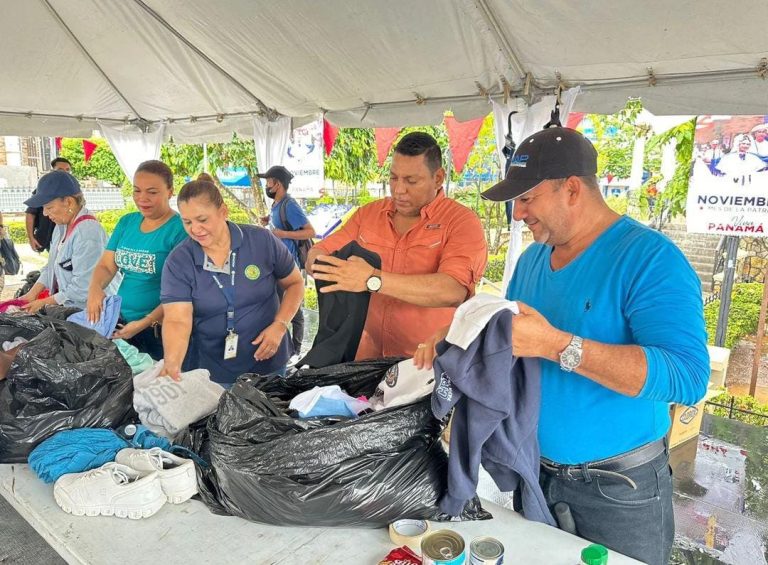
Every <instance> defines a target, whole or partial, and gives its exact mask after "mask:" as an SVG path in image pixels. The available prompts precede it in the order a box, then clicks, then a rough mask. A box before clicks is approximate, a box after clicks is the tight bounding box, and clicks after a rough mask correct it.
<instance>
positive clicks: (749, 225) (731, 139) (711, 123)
mask: <svg viewBox="0 0 768 565" xmlns="http://www.w3.org/2000/svg"><path fill="white" fill-rule="evenodd" d="M693 157H694V159H693V169H692V172H691V182H690V185H689V187H688V202H687V209H686V214H687V220H688V231H689V232H693V233H708V234H719V235H738V236H747V237H766V235H768V116H700V117H699V119H698V120H697V122H696V134H695V136H694V149H693Z"/></svg>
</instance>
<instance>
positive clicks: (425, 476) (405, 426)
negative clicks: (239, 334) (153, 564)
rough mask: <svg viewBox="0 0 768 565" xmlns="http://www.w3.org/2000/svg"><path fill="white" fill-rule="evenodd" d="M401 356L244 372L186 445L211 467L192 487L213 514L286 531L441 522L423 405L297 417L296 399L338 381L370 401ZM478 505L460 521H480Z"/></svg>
mask: <svg viewBox="0 0 768 565" xmlns="http://www.w3.org/2000/svg"><path fill="white" fill-rule="evenodd" d="M397 361H398V360H397V359H388V360H377V361H364V362H355V363H344V364H340V365H334V366H330V367H325V368H322V369H306V370H298V371H295V372H294V373H292V374H289V375H288V377H285V378H283V377H278V376H258V375H243V376H242V377H240V379H238V381H237V382H236V383H235V385H234V386H233V387H232V388H231V389H230V390H229V391H227V392H226V393H225V394H224V395H223V396H222V398H221V400H220V402H219V407H218V410H217V412H216V414H214V415H212V416H210V417H209V418H208V420H207V423H206V424H205V426H204V427H203V426H202V425H201V424H200V423H198V424H195V425H193V426H191V427H190V428H189V430H188V431H187V435H186V438H185V439H184V440H183V441H184V442H185V443H187V445H188V446H189V447H191V448H192V449H194V450H195V451H197V452H198V453H199V454H200V455H201V456H202V457H203V458H204V459H206V460H208V461H209V462H210V463H211V467H210V468H209V469H207V470H200V471H199V472H200V475H199V480H198V487H199V490H200V495H201V498H202V499H203V501H204V502H205V503H206V504H207V505H208V507H209V508H211V510H212V511H213V512H216V513H229V514H233V515H236V516H241V517H243V518H246V519H249V520H254V521H257V522H263V523H267V524H275V525H283V526H367V527H377V526H382V525H386V524H389V523H391V522H392V521H394V520H397V519H399V518H419V519H431V520H436V519H446V518H447V516H444V515H443V516H441V515H440V512H439V510H438V509H437V501H438V499H439V498H440V496H441V495H442V494H443V492H444V490H445V484H446V469H447V456H446V454H445V451H444V450H443V447H442V446H441V444H440V439H439V436H440V432H441V430H442V426H441V423H440V422H439V421H438V420H436V419H435V418H434V416H433V415H432V411H431V408H430V401H429V399H428V398H427V399H425V400H423V401H420V402H416V403H413V404H409V405H406V406H401V407H397V408H390V409H387V410H382V411H380V412H373V413H369V414H364V415H362V416H361V417H359V418H356V419H349V418H344V417H322V418H309V419H298V418H293V417H291V415H289V414H288V413H287V411H288V404H289V402H290V400H291V399H292V398H293V397H294V396H296V394H298V393H300V392H303V391H305V390H309V389H311V388H312V387H314V386H324V385H332V384H337V385H339V386H340V387H341V388H342V389H344V390H345V391H346V392H347V393H348V394H350V395H352V396H358V395H361V394H364V395H366V396H370V395H372V394H373V391H374V390H375V388H376V385H377V384H378V383H379V382H380V381H381V379H382V377H383V376H384V373H385V372H386V370H387V368H389V367H390V366H391V365H392V364H394V363H395V362H397ZM490 517H491V516H490V514H488V513H487V512H485V511H484V510H483V509H482V507H481V506H480V504H479V502H478V501H477V500H475V501H473V503H470V504H468V505H467V508H466V509H465V512H464V515H463V516H462V518H463V519H486V518H490Z"/></svg>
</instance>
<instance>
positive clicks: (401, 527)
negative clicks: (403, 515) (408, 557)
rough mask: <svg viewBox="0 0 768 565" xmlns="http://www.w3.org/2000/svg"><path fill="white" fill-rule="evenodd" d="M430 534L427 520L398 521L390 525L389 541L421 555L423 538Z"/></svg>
mask: <svg viewBox="0 0 768 565" xmlns="http://www.w3.org/2000/svg"><path fill="white" fill-rule="evenodd" d="M427 532H429V522H427V521H426V520H397V521H396V522H392V523H391V524H390V525H389V539H391V540H392V543H394V544H395V545H396V546H398V547H400V546H403V545H406V546H408V547H409V548H411V549H412V550H413V551H415V552H416V553H418V554H419V555H421V538H423V537H424V535H425V534H427Z"/></svg>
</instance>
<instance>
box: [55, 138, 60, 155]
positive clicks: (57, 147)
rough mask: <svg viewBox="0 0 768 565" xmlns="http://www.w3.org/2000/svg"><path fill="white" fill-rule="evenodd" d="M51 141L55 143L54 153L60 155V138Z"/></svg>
mask: <svg viewBox="0 0 768 565" xmlns="http://www.w3.org/2000/svg"><path fill="white" fill-rule="evenodd" d="M53 141H54V142H55V143H56V153H61V138H60V137H54V138H53Z"/></svg>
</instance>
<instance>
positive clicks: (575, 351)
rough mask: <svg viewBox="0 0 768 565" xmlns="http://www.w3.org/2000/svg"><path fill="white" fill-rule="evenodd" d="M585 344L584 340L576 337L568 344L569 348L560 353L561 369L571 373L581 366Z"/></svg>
mask: <svg viewBox="0 0 768 565" xmlns="http://www.w3.org/2000/svg"><path fill="white" fill-rule="evenodd" d="M583 344H584V340H583V339H582V338H580V337H579V336H577V335H574V336H573V337H572V338H571V342H570V343H569V344H568V347H566V348H565V349H563V351H562V352H561V353H560V369H562V370H563V371H565V372H567V373H570V372H571V371H573V370H574V369H575V368H576V367H578V366H579V365H581V356H582V354H583V351H584V350H583V349H582V345H583Z"/></svg>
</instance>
